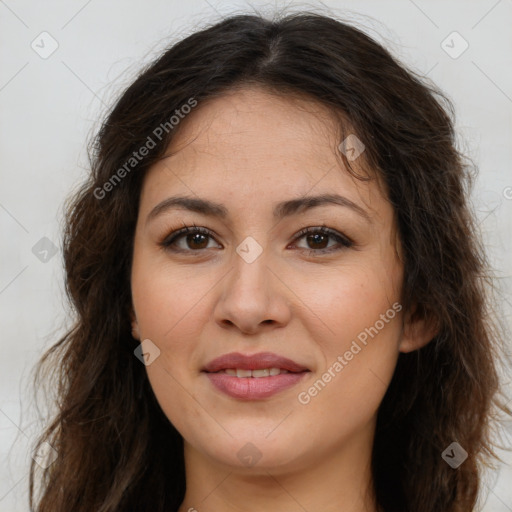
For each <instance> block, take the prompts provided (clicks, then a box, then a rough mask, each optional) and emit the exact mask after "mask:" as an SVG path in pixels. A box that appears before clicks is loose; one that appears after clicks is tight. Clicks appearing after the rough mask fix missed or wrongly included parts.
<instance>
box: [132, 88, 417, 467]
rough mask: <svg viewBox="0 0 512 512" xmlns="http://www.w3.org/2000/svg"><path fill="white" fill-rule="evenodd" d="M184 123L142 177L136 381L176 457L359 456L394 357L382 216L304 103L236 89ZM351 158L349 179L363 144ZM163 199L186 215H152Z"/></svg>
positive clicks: (398, 268) (289, 461)
mask: <svg viewBox="0 0 512 512" xmlns="http://www.w3.org/2000/svg"><path fill="white" fill-rule="evenodd" d="M181 123H182V125H181V126H180V132H179V133H178V134H177V136H176V138H175V140H174V141H173V143H172V145H171V147H170V148H169V153H170V152H172V153H173V155H172V156H169V157H168V158H166V159H164V160H162V161H161V162H159V163H157V164H155V165H154V166H153V167H152V168H151V169H150V170H149V172H148V173H147V175H146V177H145V180H144V184H143V188H142V191H141V197H140V208H139V216H138V221H137V226H136V233H135V245H134V259H133V267H132V275H131V285H132V297H133V306H134V312H135V316H134V319H133V326H134V328H135V329H136V332H138V333H139V336H140V340H150V342H148V341H145V342H144V344H143V347H144V349H145V351H146V352H148V353H150V357H149V359H148V362H149V364H147V366H146V370H147V373H148V377H149V380H150V382H151V386H152V388H153V391H154V393H155V396H156V398H157V400H158V402H159V404H160V406H161V408H162V410H163V411H164V413H165V414H166V415H167V417H168V418H169V420H170V421H171V422H172V423H173V424H174V425H175V427H176V428H177V429H178V431H179V432H180V433H181V434H182V436H183V438H184V440H185V453H186V456H190V457H195V458H196V459H202V460H209V461H210V463H216V464H221V465H228V466H230V467H231V468H233V467H238V468H239V470H242V468H244V467H245V470H247V471H252V472H258V471H260V470H261V471H264V470H268V469H269V468H273V470H274V474H278V473H279V472H280V471H282V472H285V471H288V470H291V469H293V470H298V469H300V468H307V467H310V466H311V464H315V463H317V462H318V461H320V460H326V459H327V458H329V457H333V456H337V455H340V456H341V454H343V453H345V454H348V453H349V452H353V454H354V457H356V456H357V455H358V456H361V454H365V455H364V456H366V455H368V453H369V452H368V450H369V446H370V445H371V441H372V438H373V437H372V436H373V428H374V423H375V417H376V412H377V408H378V406H379V404H380V402H381V400H382V398H383V396H384V393H385V391H386V388H387V387H388V384H389V382H390V379H391V377H392V374H393V371H394V368H395V364H396V360H397V357H398V353H399V351H400V350H402V351H407V350H408V345H407V340H406V339H405V338H404V336H403V334H402V314H403V312H400V310H401V305H400V296H399V290H400V289H401V282H402V265H401V263H400V261H399V259H398V256H397V252H396V249H397V243H396V236H395V234H396V233H395V224H394V219H393V210H392V207H391V206H390V204H389V203H388V202H387V200H386V199H385V197H383V195H382V193H381V191H380V188H379V186H378V184H377V183H376V181H375V180H372V181H369V182H365V181H358V180H356V179H354V178H352V177H351V176H350V175H349V174H348V172H347V171H346V170H345V169H344V168H343V167H342V164H341V163H340V159H339V157H337V156H336V154H335V152H336V151H339V149H338V146H339V145H340V143H342V141H341V140H336V139H335V137H334V133H336V130H335V124H334V121H333V120H332V119H331V118H330V117H329V113H328V112H327V111H326V110H325V109H324V108H323V107H322V106H319V105H318V104H316V103H314V102H312V103H309V102H304V101H297V100H294V101H292V100H290V99H283V98H282V97H277V96H274V95H270V94H269V93H266V92H264V91H263V90H260V89H249V88H248V89H244V90H239V91H232V92H230V93H229V94H227V95H225V96H223V97H221V98H217V99H214V100H211V101H210V102H208V103H205V104H199V105H198V106H197V108H196V109H195V110H193V111H192V113H191V114H190V115H189V117H188V118H185V119H184V120H182V121H181ZM354 141H355V142H354ZM348 145H349V147H348V148H347V149H348V151H349V154H348V157H349V158H353V161H352V165H353V166H354V167H355V169H356V170H357V169H358V158H355V157H356V156H357V152H359V151H361V150H362V146H360V145H358V142H357V140H356V139H354V138H353V136H352V138H349V143H348ZM350 146H352V147H353V148H354V151H351V150H350ZM341 147H342V148H346V144H345V146H343V145H342V146H341ZM178 196H179V197H184V198H187V199H188V200H190V201H191V202H190V203H189V206H190V207H187V205H186V204H184V203H183V202H182V203H181V204H180V202H175V203H174V204H171V203H170V202H168V203H166V201H169V199H170V198H176V197H178ZM316 196H330V197H331V199H332V198H333V197H334V196H339V198H338V199H337V200H336V202H332V201H322V200H319V201H316V200H311V199H310V198H312V197H316ZM192 201H194V202H193V203H192ZM194 205H195V206H197V208H193V206H194ZM155 208H156V209H155ZM184 226H188V227H189V228H190V229H191V231H189V232H188V233H185V234H181V235H179V236H178V237H177V238H175V239H174V240H171V239H172V236H171V234H172V233H173V232H175V231H178V230H181V229H183V228H184ZM194 226H197V228H201V229H202V230H207V234H204V233H197V232H194V231H193V230H192V229H193V228H194ZM322 226H325V228H326V229H327V231H328V234H325V233H322V232H319V231H318V229H319V228H321V227H322ZM304 228H309V229H310V231H311V233H309V234H305V235H304V234H302V235H301V234H300V232H301V231H302V230H304ZM166 241H167V242H168V245H167V247H165V246H164V245H163V244H164V242H166ZM263 353H264V354H263ZM262 354H263V355H262ZM223 356H226V358H223ZM244 356H245V357H244ZM252 356H254V357H252ZM218 358H221V359H218ZM284 358H285V359H286V360H287V361H285V360H284ZM215 360H217V362H215ZM290 361H291V362H292V363H291V362H290ZM212 362H213V363H212ZM271 368H272V370H270V369H271ZM265 369H267V370H265ZM258 370H259V371H258ZM283 370H287V371H288V373H286V372H285V371H283ZM252 371H254V373H253V372H252Z"/></svg>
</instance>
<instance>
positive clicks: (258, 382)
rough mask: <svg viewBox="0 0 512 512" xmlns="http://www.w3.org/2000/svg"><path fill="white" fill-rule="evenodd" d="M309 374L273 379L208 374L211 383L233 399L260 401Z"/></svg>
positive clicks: (287, 374)
mask: <svg viewBox="0 0 512 512" xmlns="http://www.w3.org/2000/svg"><path fill="white" fill-rule="evenodd" d="M306 373H308V372H300V373H281V374H279V375H274V376H272V377H260V378H254V377H234V376H232V375H228V374H226V373H206V375H207V377H208V378H209V379H210V382H211V383H212V384H213V385H214V386H215V387H216V388H217V389H219V390H220V391H222V392H223V393H225V394H226V395H229V396H231V397H233V398H239V399H242V400H258V399H261V398H268V397H270V396H273V395H275V394H276V393H279V392H280V391H283V390H285V389H288V388H291V387H292V386H294V385H295V384H297V383H298V382H299V381H300V380H301V379H302V378H303V377H304V375H306Z"/></svg>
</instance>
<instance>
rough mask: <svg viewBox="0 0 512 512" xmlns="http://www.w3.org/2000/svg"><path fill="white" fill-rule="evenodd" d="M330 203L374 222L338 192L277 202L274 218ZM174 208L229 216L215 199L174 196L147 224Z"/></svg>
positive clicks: (155, 211) (149, 216)
mask: <svg viewBox="0 0 512 512" xmlns="http://www.w3.org/2000/svg"><path fill="white" fill-rule="evenodd" d="M329 204H334V205H338V206H343V207H346V208H350V209H351V210H353V211H355V212H356V213H358V214H359V215H360V216H361V217H363V218H364V219H365V220H366V221H368V222H370V223H371V222H372V221H371V218H370V216H369V215H368V213H367V212H366V210H364V209H363V208H361V206H359V205H358V204H356V203H354V202H353V201H351V200H350V199H348V198H346V197H343V196H340V195H337V194H322V195H318V196H305V197H299V198H297V199H289V200H287V201H283V202H281V203H277V205H276V206H275V207H274V211H273V214H274V218H277V219H283V218H284V217H289V216H292V215H297V214H299V213H303V212H304V211H306V210H309V209H311V208H315V207H319V206H325V205H329ZM172 208H178V209H185V210H190V211H193V212H197V213H201V214H203V215H207V216H209V217H217V218H220V219H225V218H226V217H227V216H228V210H227V209H226V207H225V206H223V205H222V204H219V203H215V202H214V201H209V200H207V199H198V198H195V197H186V196H172V197H168V198H167V199H164V200H163V201H162V202H160V203H158V204H157V205H156V206H155V207H154V208H153V209H152V210H151V212H149V214H148V216H147V219H146V224H147V223H149V222H150V221H151V220H152V219H154V218H155V217H157V216H158V215H160V214H161V213H163V212H164V211H167V210H170V209H172Z"/></svg>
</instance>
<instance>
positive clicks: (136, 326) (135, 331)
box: [130, 307, 140, 340]
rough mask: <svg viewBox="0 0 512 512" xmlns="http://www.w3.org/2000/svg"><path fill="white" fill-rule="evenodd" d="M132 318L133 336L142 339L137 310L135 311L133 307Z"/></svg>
mask: <svg viewBox="0 0 512 512" xmlns="http://www.w3.org/2000/svg"><path fill="white" fill-rule="evenodd" d="M130 318H131V324H132V336H133V337H134V338H135V339H136V340H140V332H139V323H138V322H137V317H136V315H135V311H134V309H133V307H132V308H131V310H130Z"/></svg>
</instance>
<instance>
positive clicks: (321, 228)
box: [159, 224, 354, 256]
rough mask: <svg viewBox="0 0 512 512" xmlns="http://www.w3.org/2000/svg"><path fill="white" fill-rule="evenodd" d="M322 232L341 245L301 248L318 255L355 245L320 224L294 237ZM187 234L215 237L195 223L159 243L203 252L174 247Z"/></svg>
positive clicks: (166, 247)
mask: <svg viewBox="0 0 512 512" xmlns="http://www.w3.org/2000/svg"><path fill="white" fill-rule="evenodd" d="M317 233H320V234H322V235H326V236H330V237H332V238H334V239H335V240H336V241H337V242H338V244H339V245H340V246H341V247H339V246H338V247H329V248H326V249H304V248H301V249H300V250H302V251H305V252H306V253H307V254H308V255H309V256H318V255H319V254H321V255H322V254H328V253H331V252H335V251H340V250H342V249H347V248H349V247H352V246H353V245H354V242H353V241H352V240H350V239H349V238H348V237H347V236H345V235H342V234H341V233H338V232H337V231H335V230H333V229H330V228H328V227H326V226H325V225H322V226H318V227H309V228H304V229H302V230H301V231H299V233H297V236H296V237H295V238H294V242H296V241H298V240H299V239H300V238H302V237H304V236H305V235H309V234H317ZM186 234H201V235H206V236H209V237H210V238H214V237H213V234H212V232H211V231H210V230H208V229H206V228H202V227H198V226H196V225H195V224H194V225H193V227H190V226H184V227H183V228H182V229H179V230H177V231H173V232H172V233H170V234H169V235H168V236H167V237H166V238H165V239H164V240H163V241H162V242H160V243H159V245H160V246H161V247H163V248H164V249H165V250H167V251H172V252H181V253H183V252H202V251H203V250H205V249H197V250H192V249H176V248H172V245H173V244H175V243H176V241H177V240H178V239H179V238H180V237H182V236H183V235H186Z"/></svg>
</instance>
